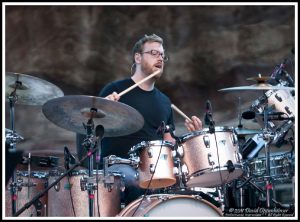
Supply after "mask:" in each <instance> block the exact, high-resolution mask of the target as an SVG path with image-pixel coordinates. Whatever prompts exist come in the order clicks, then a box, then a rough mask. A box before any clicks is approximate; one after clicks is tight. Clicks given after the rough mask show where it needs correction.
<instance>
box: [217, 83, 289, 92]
mask: <svg viewBox="0 0 300 222" xmlns="http://www.w3.org/2000/svg"><path fill="white" fill-rule="evenodd" d="M294 89H295V88H294V87H286V86H272V85H270V84H268V83H258V84H254V85H251V86H237V87H230V88H224V89H219V90H218V91H225V92H226V91H240V90H254V91H257V90H294Z"/></svg>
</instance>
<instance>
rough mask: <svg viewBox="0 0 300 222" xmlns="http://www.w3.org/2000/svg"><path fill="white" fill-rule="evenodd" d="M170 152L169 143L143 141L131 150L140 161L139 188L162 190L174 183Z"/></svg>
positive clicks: (172, 161) (171, 145) (170, 146)
mask: <svg viewBox="0 0 300 222" xmlns="http://www.w3.org/2000/svg"><path fill="white" fill-rule="evenodd" d="M172 150H174V145H173V144H172V143H171V142H168V141H161V140H155V141H143V142H141V143H139V144H137V145H135V146H134V147H132V148H131V150H130V153H134V155H135V156H138V157H139V159H140V161H139V164H138V181H139V182H138V183H139V186H140V187H141V188H145V189H147V188H163V187H168V186H171V185H173V184H175V183H176V178H175V175H174V172H173V168H174V160H173V152H172ZM150 181H151V184H149V183H150Z"/></svg>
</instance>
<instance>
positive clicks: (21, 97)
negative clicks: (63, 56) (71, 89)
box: [5, 72, 64, 106]
mask: <svg viewBox="0 0 300 222" xmlns="http://www.w3.org/2000/svg"><path fill="white" fill-rule="evenodd" d="M17 83H19V84H17ZM14 91H15V93H16V95H17V103H18V104H24V105H33V106H40V105H43V104H44V103H45V102H47V101H48V100H50V99H53V98H57V97H62V96H64V93H63V92H62V90H61V89H59V88H58V87H57V86H55V85H53V84H52V83H50V82H48V81H45V80H43V79H40V78H37V77H34V76H30V75H26V74H21V73H13V72H6V73H5V98H6V101H9V100H8V97H9V96H10V95H11V94H12V93H13V92H14Z"/></svg>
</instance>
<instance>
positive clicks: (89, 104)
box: [42, 95, 144, 137]
mask: <svg viewBox="0 0 300 222" xmlns="http://www.w3.org/2000/svg"><path fill="white" fill-rule="evenodd" d="M42 111H43V113H44V115H45V116H46V117H47V118H48V119H49V120H50V121H51V122H53V123H54V124H56V125H57V126H59V127H61V128H64V129H66V130H69V131H73V132H76V133H80V134H86V129H85V127H84V125H83V124H87V121H88V120H89V119H90V118H92V120H93V122H94V127H95V128H96V127H97V126H98V125H102V126H103V127H104V136H105V137H117V136H124V135H128V134H131V133H134V132H136V131H138V130H139V129H141V128H142V127H143V126H144V118H143V116H142V115H141V114H140V113H139V112H138V111H137V110H136V109H134V108H132V107H131V106H128V105H126V104H124V103H121V102H115V101H111V100H108V99H104V98H101V97H95V96H86V95H70V96H64V97H60V98H55V99H52V100H49V101H48V102H46V103H45V104H44V105H43V107H42Z"/></svg>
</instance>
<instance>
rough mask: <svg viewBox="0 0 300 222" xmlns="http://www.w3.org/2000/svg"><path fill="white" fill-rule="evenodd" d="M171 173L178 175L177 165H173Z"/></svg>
mask: <svg viewBox="0 0 300 222" xmlns="http://www.w3.org/2000/svg"><path fill="white" fill-rule="evenodd" d="M173 174H174V175H175V176H178V175H179V170H178V167H173Z"/></svg>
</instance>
